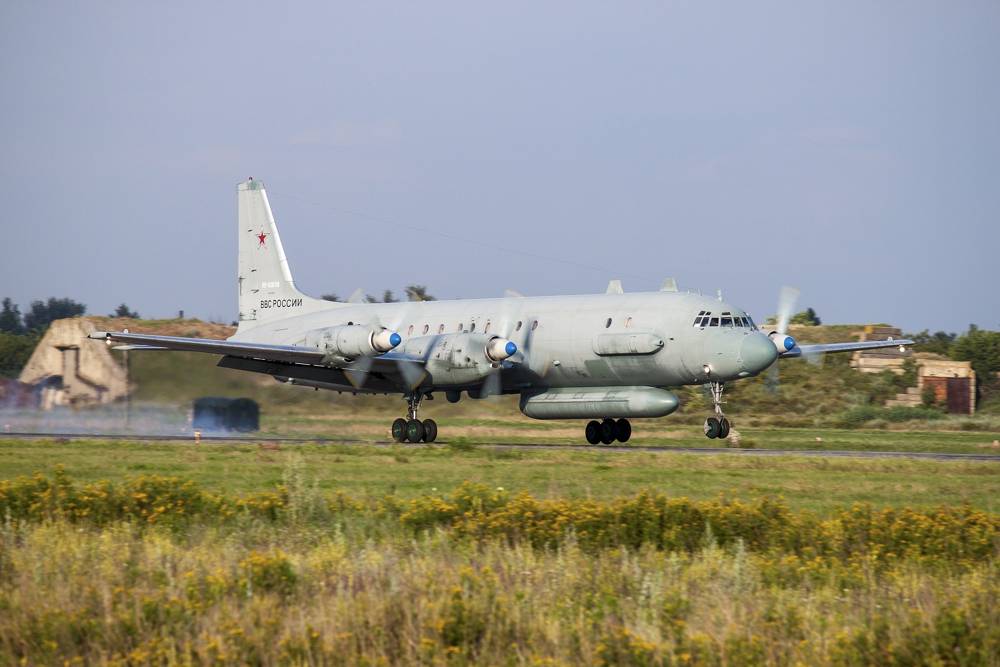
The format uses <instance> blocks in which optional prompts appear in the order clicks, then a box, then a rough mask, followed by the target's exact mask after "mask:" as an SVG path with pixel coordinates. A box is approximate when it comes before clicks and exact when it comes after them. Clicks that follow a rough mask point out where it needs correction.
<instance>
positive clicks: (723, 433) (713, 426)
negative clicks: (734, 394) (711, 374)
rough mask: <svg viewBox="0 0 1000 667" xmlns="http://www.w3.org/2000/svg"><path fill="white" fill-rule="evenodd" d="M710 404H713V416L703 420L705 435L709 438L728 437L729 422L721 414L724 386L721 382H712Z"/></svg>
mask: <svg viewBox="0 0 1000 667" xmlns="http://www.w3.org/2000/svg"><path fill="white" fill-rule="evenodd" d="M709 387H710V388H711V390H712V403H714V404H715V416H714V417H709V418H708V419H706V420H705V435H706V436H707V437H709V438H727V437H729V427H730V423H729V420H728V419H726V416H725V415H724V414H722V392H723V390H724V389H725V386H724V385H723V384H722V383H721V382H712V383H711V384H710V385H709Z"/></svg>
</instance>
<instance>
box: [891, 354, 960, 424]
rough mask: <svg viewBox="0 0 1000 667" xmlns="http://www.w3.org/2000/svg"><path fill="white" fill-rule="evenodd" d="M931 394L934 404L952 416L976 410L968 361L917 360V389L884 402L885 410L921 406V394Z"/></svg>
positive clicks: (933, 358)
mask: <svg viewBox="0 0 1000 667" xmlns="http://www.w3.org/2000/svg"><path fill="white" fill-rule="evenodd" d="M926 389H930V390H931V391H933V392H934V402H935V403H937V404H939V405H943V406H945V407H946V408H947V410H948V412H950V413H952V414H962V415H971V414H973V413H975V411H976V372H975V371H974V370H972V362H969V361H954V360H952V359H941V358H936V357H924V358H918V359H917V386H916V387H909V388H907V390H906V391H905V392H903V393H901V394H896V397H895V398H893V399H891V400H888V401H886V403H885V404H886V407H892V406H911V407H917V406H920V405H923V403H924V391H925V390H926Z"/></svg>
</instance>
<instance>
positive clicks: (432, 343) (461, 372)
mask: <svg viewBox="0 0 1000 667" xmlns="http://www.w3.org/2000/svg"><path fill="white" fill-rule="evenodd" d="M402 350H403V352H404V353H406V354H408V355H414V356H418V357H423V358H425V359H426V360H427V362H426V366H425V368H426V370H427V372H428V373H430V375H431V377H432V378H433V382H434V384H435V385H438V386H445V387H447V386H458V385H466V384H474V383H476V382H478V381H480V380H482V379H483V378H485V377H486V376H487V375H489V374H490V372H492V371H493V370H494V367H495V366H496V365H497V364H499V363H501V362H502V361H504V360H505V359H508V358H510V357H511V356H512V355H514V354H515V353H516V352H517V345H516V344H515V343H514V342H513V341H510V340H507V339H506V338H499V337H493V338H491V337H489V336H487V335H484V334H478V333H456V334H444V335H440V336H421V337H418V338H411V339H410V340H408V341H406V343H405V345H404V346H403V348H402Z"/></svg>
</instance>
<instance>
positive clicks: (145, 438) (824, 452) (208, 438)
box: [0, 432, 1000, 463]
mask: <svg viewBox="0 0 1000 667" xmlns="http://www.w3.org/2000/svg"><path fill="white" fill-rule="evenodd" d="M2 438H9V439H12V440H128V441H138V442H189V443H193V442H195V438H194V436H193V435H135V434H121V433H23V432H15V433H2V434H0V439H2ZM261 442H269V443H280V444H289V445H310V444H315V445H348V446H356V447H363V446H372V447H390V446H400V447H404V446H405V447H435V446H442V445H447V444H448V442H447V440H442V441H438V442H435V443H433V444H426V443H419V444H411V443H399V442H391V441H387V440H360V439H350V438H336V439H334V438H267V437H260V436H248V435H232V436H230V435H203V436H201V440H200V443H201V444H253V443H261ZM476 446H477V447H492V448H493V449H521V450H532V449H554V450H572V451H600V452H654V453H665V454H717V455H726V456H812V457H828V458H859V459H923V460H927V461H984V462H992V463H1000V454H950V453H947V452H879V451H865V450H847V449H739V448H729V447H665V446H657V445H556V444H550V443H537V444H532V443H493V442H490V443H481V444H477V445H476Z"/></svg>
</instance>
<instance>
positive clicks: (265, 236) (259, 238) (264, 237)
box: [257, 232, 267, 248]
mask: <svg viewBox="0 0 1000 667" xmlns="http://www.w3.org/2000/svg"><path fill="white" fill-rule="evenodd" d="M266 238H267V234H265V233H264V232H261V233H260V234H258V235H257V240H258V241H260V245H259V246H257V247H258V248H262V247H264V239H266Z"/></svg>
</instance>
